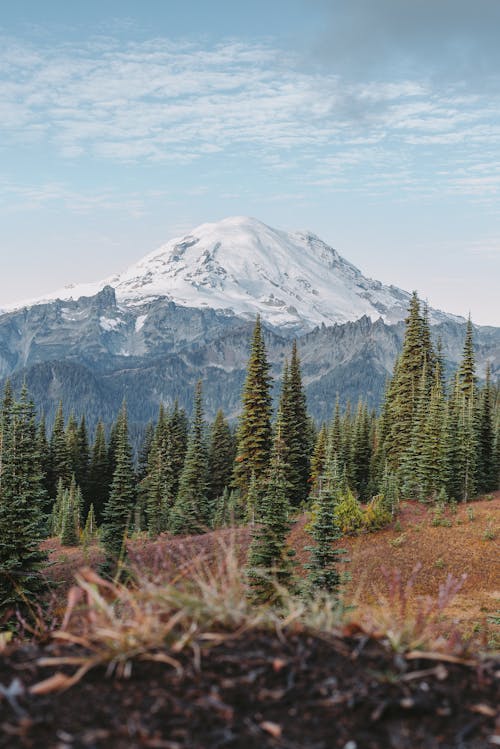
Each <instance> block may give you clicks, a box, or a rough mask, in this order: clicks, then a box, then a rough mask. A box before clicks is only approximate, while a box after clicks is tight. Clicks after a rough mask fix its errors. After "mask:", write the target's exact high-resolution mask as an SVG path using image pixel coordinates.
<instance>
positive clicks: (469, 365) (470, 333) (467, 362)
mask: <svg viewBox="0 0 500 749" xmlns="http://www.w3.org/2000/svg"><path fill="white" fill-rule="evenodd" d="M458 380H459V383H460V389H461V391H462V393H463V394H464V395H465V396H466V397H467V398H470V397H473V396H474V392H475V388H476V383H477V377H476V361H475V355H474V329H473V326H472V320H471V318H470V315H469V319H468V320H467V325H466V328H465V341H464V350H463V354H462V361H461V363H460V368H459V370H458Z"/></svg>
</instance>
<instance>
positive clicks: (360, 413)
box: [352, 401, 372, 500]
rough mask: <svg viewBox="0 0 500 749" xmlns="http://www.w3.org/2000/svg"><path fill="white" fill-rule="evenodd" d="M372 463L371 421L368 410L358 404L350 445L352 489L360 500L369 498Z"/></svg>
mask: <svg viewBox="0 0 500 749" xmlns="http://www.w3.org/2000/svg"><path fill="white" fill-rule="evenodd" d="M371 461H372V434H371V420H370V415H369V413H368V409H367V408H366V406H365V405H364V404H363V402H362V401H360V402H359V404H358V408H357V412H356V418H355V421H354V435H353V443H352V474H353V488H354V489H355V490H356V492H357V493H358V495H359V496H360V497H361V499H364V500H366V499H368V498H369V484H370V466H371Z"/></svg>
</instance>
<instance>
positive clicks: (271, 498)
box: [248, 412, 292, 601]
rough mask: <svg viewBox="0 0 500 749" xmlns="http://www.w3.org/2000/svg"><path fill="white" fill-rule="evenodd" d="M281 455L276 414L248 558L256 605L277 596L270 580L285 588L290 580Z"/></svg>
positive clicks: (285, 489) (283, 446) (284, 475)
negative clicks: (269, 459) (269, 456)
mask: <svg viewBox="0 0 500 749" xmlns="http://www.w3.org/2000/svg"><path fill="white" fill-rule="evenodd" d="M284 453H285V444H284V441H283V438H282V415H281V413H280V412H278V418H277V423H276V434H275V438H274V445H273V451H272V455H271V462H270V467H269V477H268V483H267V488H266V490H265V492H264V495H263V497H262V502H261V510H260V513H259V524H258V525H256V526H255V530H254V532H253V539H252V543H251V545H250V550H249V555H248V578H249V582H250V585H251V587H252V591H253V597H254V599H255V600H257V601H266V600H272V599H273V598H275V597H276V596H277V594H278V592H277V589H276V585H275V584H274V582H273V580H275V581H276V582H277V583H278V584H279V585H281V586H284V585H288V584H289V583H290V581H291V577H292V564H291V551H290V549H289V548H288V546H287V543H286V539H287V536H288V533H289V530H290V522H289V518H288V515H289V507H290V503H289V500H288V485H287V480H286V474H285V471H286V465H285V460H284Z"/></svg>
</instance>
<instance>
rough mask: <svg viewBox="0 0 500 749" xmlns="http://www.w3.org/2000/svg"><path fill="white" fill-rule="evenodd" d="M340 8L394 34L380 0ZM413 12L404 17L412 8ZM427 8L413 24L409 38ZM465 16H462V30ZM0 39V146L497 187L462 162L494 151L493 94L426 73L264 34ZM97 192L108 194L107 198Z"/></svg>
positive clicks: (325, 180) (349, 180)
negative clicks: (309, 59) (311, 57)
mask: <svg viewBox="0 0 500 749" xmlns="http://www.w3.org/2000/svg"><path fill="white" fill-rule="evenodd" d="M318 1H319V0H318ZM482 2H483V0H479V5H481V3H482ZM398 3H399V4H400V5H402V6H405V5H406V2H405V0H398ZM436 3H437V0H436ZM437 4H438V5H439V3H437ZM373 5H374V6H375V5H377V7H378V4H375V3H373ZM413 5H418V3H413V4H412V7H413ZM444 5H447V0H443V7H444ZM424 6H425V8H426V9H427V10H426V13H427V14H429V13H430V3H428V2H427V0H425V1H424V2H422V8H421V10H422V13H424V9H425V8H424ZM499 6H500V3H499ZM335 7H338V8H339V9H340V10H339V13H340V16H339V18H341V20H342V18H344V16H342V13H343V12H344V11H345V13H346V15H345V18H344V20H343V21H342V23H348V24H350V26H349V28H351V26H352V28H354V27H356V28H358V26H356V24H358V22H359V23H363V24H365V25H366V24H368V25H369V20H370V18H372V19H373V24H374V27H373V33H374V37H375V38H376V37H377V34H379V35H380V34H382V31H381V30H380V29H379V26H381V25H382V26H384V30H383V34H385V35H389V36H390V35H395V34H396V31H397V30H399V28H400V24H402V16H401V17H400V15H401V14H398V13H399V12H398V13H396V16H397V18H396V19H393V20H392V22H391V23H390V24H389V25H388V26H387V28H386V26H385V25H384V23H385V22H383V19H384V18H386V17H387V16H388V14H389V10H391V9H392V11H394V9H395V7H396V5H395V2H394V3H391V2H389V0H386V2H382V3H380V8H379V10H380V18H378V17H377V19H375V18H374V13H373V11H372V10H370V9H369V8H371V7H372V6H371V5H370V4H369V3H368V0H366V2H365V1H364V0H359V2H358V1H357V0H356V2H354V3H353V8H354V9H355V11H356V12H354V13H352V14H350V15H349V14H347V10H346V8H347V6H344V5H342V3H340V4H339V5H338V6H335ZM349 7H350V6H349ZM397 7H399V5H398V6H397ZM439 7H440V8H441V6H439ZM342 8H343V9H344V10H342ZM365 11H366V17H365ZM392 11H391V12H392ZM394 12H395V11H394ZM408 13H409V16H408V18H410V20H411V18H412V17H413V16H412V14H413V13H417V11H416V10H415V9H413V10H411V9H410V10H409V11H408ZM418 13H420V11H418ZM443 13H444V11H443V9H442V8H441V10H440V12H439V13H437V15H436V24H437V25H438V26H439V25H440V24H441V26H440V28H442V29H443V30H444V27H445V25H446V24H445V15H443ZM424 17H428V16H425V14H424V15H422V17H420V15H419V16H418V19H416V21H415V30H414V32H415V38H416V39H418V38H420V36H419V34H420V31H419V29H422V30H423V28H424V26H425V23H424ZM335 18H337V16H335ZM467 18H468V16H467ZM398 19H399V20H398ZM465 25H466V24H465V16H464V19H463V22H462V25H461V26H460V28H462V27H464V26H465ZM336 28H337V27H336ZM341 28H343V27H342V24H340V25H339V27H338V28H337V31H336V33H340V31H339V29H341ZM377 29H378V30H377ZM407 33H409V32H407V31H405V32H404V34H407ZM422 33H423V31H422ZM433 33H434V32H433ZM456 33H458V26H457V30H456ZM0 41H3V43H2V45H1V48H0V49H1V51H0V79H1V82H2V85H1V86H0V137H1V141H0V142H1V143H2V147H3V148H4V149H5V148H10V147H12V146H13V147H15V149H20V148H23V147H25V146H26V145H31V146H33V145H35V146H36V145H37V144H38V146H40V147H43V148H44V149H51V152H55V154H56V155H57V156H58V157H60V158H62V159H68V160H74V161H76V162H77V161H78V160H83V159H87V158H88V157H89V156H91V157H93V158H95V159H96V160H97V161H99V162H106V161H109V162H117V163H135V162H137V163H141V164H144V163H147V162H151V163H153V164H159V165H162V164H165V165H172V164H173V165H178V166H180V167H182V166H184V165H185V166H190V165H192V164H195V163H196V162H197V161H201V160H204V159H205V160H207V159H215V160H216V159H219V158H224V157H225V156H228V157H232V156H234V155H237V157H238V158H239V160H240V162H241V161H244V160H245V159H246V160H247V161H249V160H251V162H252V164H254V163H255V164H259V165H260V167H261V169H262V170H263V171H264V172H265V171H267V172H274V173H276V174H280V173H283V172H285V171H286V173H287V178H288V179H290V180H291V183H290V189H291V190H292V191H295V190H296V189H299V190H300V189H301V187H300V185H301V184H303V183H304V182H308V183H309V184H311V185H316V187H318V189H319V188H321V187H328V186H330V187H335V188H336V189H354V190H360V189H365V190H369V191H373V190H374V189H377V187H376V186H377V185H378V186H379V187H383V186H384V185H385V188H384V189H389V188H390V187H393V186H396V185H397V184H398V180H399V184H400V185H401V186H402V187H403V188H404V190H405V191H408V192H409V191H410V190H411V189H412V187H414V188H415V190H416V192H415V194H418V195H421V194H422V193H423V192H425V191H426V190H427V191H428V192H429V193H432V192H434V191H435V190H436V188H437V187H439V188H440V189H441V190H445V191H446V190H448V191H450V192H455V193H458V192H461V193H463V194H465V193H466V192H467V191H468V192H469V193H471V192H473V194H474V195H475V196H477V195H478V194H481V192H482V194H484V195H485V196H486V197H487V198H488V199H489V198H490V197H491V196H492V195H493V194H495V191H496V189H497V188H496V185H497V180H496V178H495V179H494V180H492V179H491V175H489V173H488V170H487V169H486V172H485V173H483V174H481V175H480V178H479V177H477V175H474V174H473V173H472V172H470V173H469V171H470V170H471V169H473V168H474V166H475V165H476V164H477V163H484V161H485V160H484V152H485V151H487V150H488V149H495V148H498V143H499V140H500V117H499V110H500V106H499V94H498V92H495V93H491V92H488V94H481V93H480V92H476V93H474V94H472V93H470V92H467V91H464V89H463V86H461V85H458V84H457V85H456V86H450V85H445V86H441V85H440V84H439V83H438V82H436V81H434V82H432V81H430V80H427V79H425V77H424V78H418V77H414V78H407V79H401V78H400V79H397V76H395V77H394V76H393V78H392V79H391V78H390V77H387V78H386V79H384V80H372V79H370V78H363V79H360V80H352V79H349V78H346V77H345V76H341V75H339V74H338V72H336V71H333V70H325V69H323V70H318V69H314V70H311V69H310V68H304V67H302V66H301V61H300V58H299V57H297V56H294V55H293V54H292V53H290V52H288V53H287V52H284V51H283V50H282V49H280V48H279V47H277V46H275V45H273V44H272V43H271V42H267V43H250V42H242V41H237V40H228V41H225V42H220V43H218V44H213V45H208V44H207V43H204V42H201V41H199V42H196V41H182V40H181V41H175V40H172V39H165V38H157V39H150V40H146V41H143V42H135V41H129V42H122V41H117V40H115V39H113V38H110V37H100V38H95V39H92V40H90V41H86V42H81V43H79V44H76V43H64V44H63V43H61V44H59V45H52V46H43V45H37V46H34V45H29V44H26V43H21V42H19V41H17V40H13V39H3V40H0ZM370 44H371V42H370V41H368V47H369V46H370ZM415 44H416V42H415ZM417 47H418V44H417ZM412 48H413V47H412V46H411V45H410V49H412ZM415 48H416V47H415ZM430 154H432V155H430ZM423 165H425V169H424V167H423ZM464 170H465V171H464ZM467 170H469V171H467ZM294 179H295V181H296V184H295V185H294V184H293V180H294ZM48 194H49V195H50V194H51V193H50V191H49V193H48ZM17 195H18V196H19V193H17ZM99 196H100V197H101V198H102V199H103V202H104V203H105V204H106V200H107V196H106V195H105V194H102V193H99ZM99 196H98V197H99ZM26 199H27V200H28V201H29V203H30V204H40V201H41V200H52V199H54V198H50V197H49V198H47V197H44V196H43V194H42V195H40V194H38V195H37V194H36V190H35V193H34V194H33V195H27V196H26ZM60 199H61V200H63V201H67V202H71V203H72V205H73V206H76V208H75V209H78V206H81V207H80V210H86V208H85V206H87V205H90V204H91V201H90V202H89V199H87V198H86V197H85V196H81V195H80V196H79V195H61V197H60ZM134 199H135V198H134ZM137 210H140V209H137Z"/></svg>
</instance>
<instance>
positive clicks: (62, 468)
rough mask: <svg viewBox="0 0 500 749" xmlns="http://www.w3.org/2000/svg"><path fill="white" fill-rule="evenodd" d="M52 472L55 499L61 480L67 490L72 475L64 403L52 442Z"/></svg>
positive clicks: (57, 417)
mask: <svg viewBox="0 0 500 749" xmlns="http://www.w3.org/2000/svg"><path fill="white" fill-rule="evenodd" d="M50 472H51V473H50V476H51V497H52V498H53V497H55V495H56V491H57V485H58V483H59V479H62V482H63V484H64V487H65V488H66V487H69V485H70V483H71V473H72V469H71V456H70V452H69V449H68V442H67V438H66V430H65V427H64V412H63V404H62V401H60V402H59V407H58V409H57V412H56V418H55V421H54V428H53V430H52V436H51V440H50Z"/></svg>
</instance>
